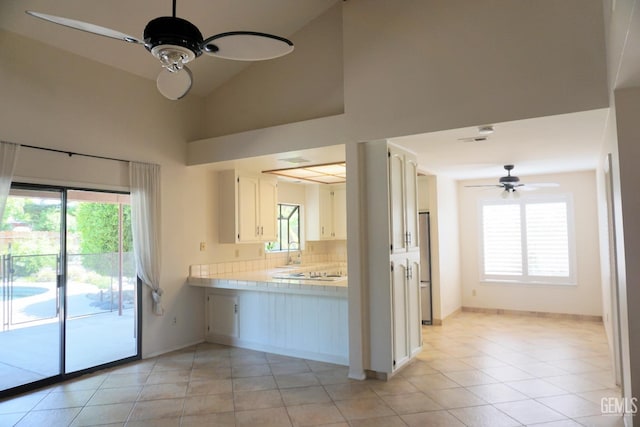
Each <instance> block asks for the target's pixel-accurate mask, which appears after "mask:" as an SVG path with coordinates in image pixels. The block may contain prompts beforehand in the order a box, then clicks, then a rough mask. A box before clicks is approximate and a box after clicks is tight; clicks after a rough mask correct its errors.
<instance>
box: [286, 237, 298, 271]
mask: <svg viewBox="0 0 640 427" xmlns="http://www.w3.org/2000/svg"><path fill="white" fill-rule="evenodd" d="M291 245H298V257H297V258H296V259H295V260H294V259H293V258H291ZM291 264H302V248H301V247H300V242H289V245H288V246H287V265H291Z"/></svg>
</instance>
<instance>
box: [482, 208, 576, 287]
mask: <svg viewBox="0 0 640 427" xmlns="http://www.w3.org/2000/svg"><path fill="white" fill-rule="evenodd" d="M568 212H569V204H568V197H561V198H558V197H554V198H553V199H552V198H549V199H548V200H522V199H520V200H513V201H509V202H504V201H503V202H495V201H485V202H483V203H482V209H481V215H482V218H481V223H482V269H483V270H482V271H483V274H482V279H483V280H510V281H516V282H525V283H526V282H543V283H553V284H568V283H572V282H573V276H572V270H573V267H572V262H571V260H572V257H571V251H572V249H571V244H570V238H571V237H570V232H569V230H570V224H569V214H568Z"/></svg>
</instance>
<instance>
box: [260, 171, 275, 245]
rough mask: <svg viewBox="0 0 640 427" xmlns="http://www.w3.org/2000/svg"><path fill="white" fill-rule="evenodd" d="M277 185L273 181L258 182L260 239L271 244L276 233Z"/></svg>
mask: <svg viewBox="0 0 640 427" xmlns="http://www.w3.org/2000/svg"><path fill="white" fill-rule="evenodd" d="M277 210H278V184H277V181H275V180H268V179H266V180H260V221H259V225H260V239H261V240H263V241H265V242H273V241H275V240H277V239H278V231H277V223H278V218H277Z"/></svg>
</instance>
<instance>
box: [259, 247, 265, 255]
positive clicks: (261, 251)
mask: <svg viewBox="0 0 640 427" xmlns="http://www.w3.org/2000/svg"><path fill="white" fill-rule="evenodd" d="M263 253H264V248H262V247H259V248H258V256H262V255H263Z"/></svg>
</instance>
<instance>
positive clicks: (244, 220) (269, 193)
mask: <svg viewBox="0 0 640 427" xmlns="http://www.w3.org/2000/svg"><path fill="white" fill-rule="evenodd" d="M218 192H219V198H218V199H219V206H218V210H219V212H220V221H219V236H220V243H257V242H270V241H274V240H276V239H277V205H278V184H277V180H276V179H275V178H273V177H266V176H260V175H254V174H247V173H242V172H238V171H234V170H228V171H222V172H219V187H218Z"/></svg>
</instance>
